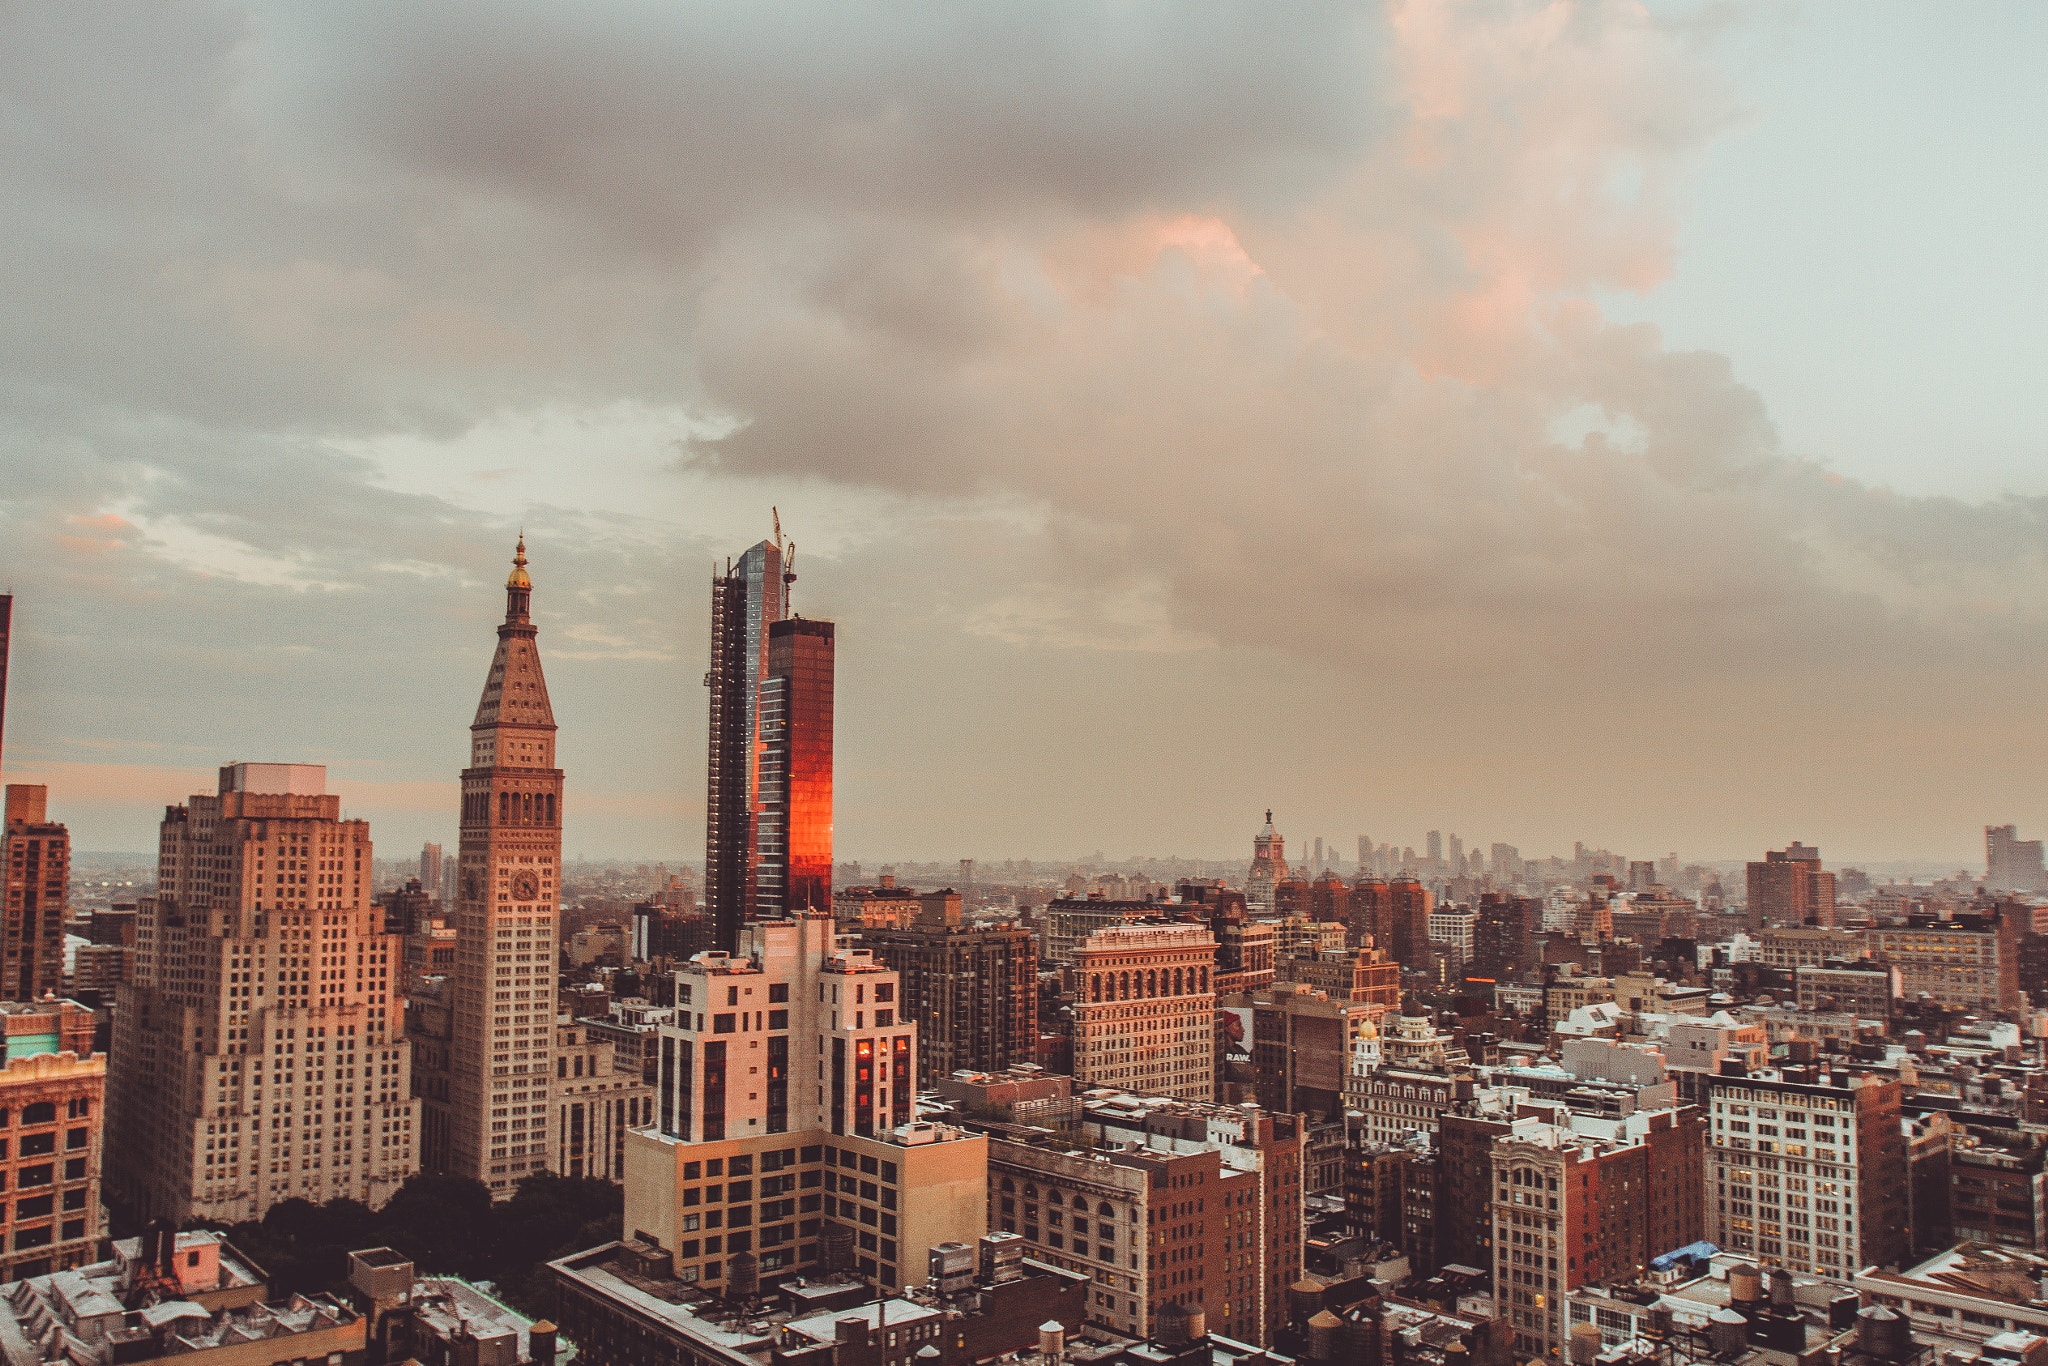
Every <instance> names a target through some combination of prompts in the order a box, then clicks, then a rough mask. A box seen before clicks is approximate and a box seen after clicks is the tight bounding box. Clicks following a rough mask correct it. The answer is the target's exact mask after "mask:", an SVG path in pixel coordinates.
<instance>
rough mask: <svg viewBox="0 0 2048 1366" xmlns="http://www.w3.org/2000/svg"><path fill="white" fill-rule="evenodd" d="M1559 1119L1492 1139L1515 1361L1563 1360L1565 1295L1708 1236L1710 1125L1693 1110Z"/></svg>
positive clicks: (1498, 1256) (1505, 1310)
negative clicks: (1702, 1194)
mask: <svg viewBox="0 0 2048 1366" xmlns="http://www.w3.org/2000/svg"><path fill="white" fill-rule="evenodd" d="M1553 1113H1554V1114H1556V1115H1557V1119H1558V1122H1555V1123H1537V1124H1519V1123H1518V1124H1514V1125H1513V1126H1512V1127H1511V1128H1510V1129H1509V1131H1508V1132H1507V1133H1506V1134H1504V1135H1502V1136H1500V1137H1499V1138H1498V1139H1497V1140H1496V1141H1495V1142H1494V1144H1493V1147H1492V1153H1491V1157H1492V1165H1493V1206H1492V1210H1491V1213H1492V1220H1491V1228H1490V1229H1489V1230H1488V1238H1489V1240H1490V1241H1491V1243H1492V1249H1493V1268H1492V1269H1493V1284H1494V1297H1495V1303H1496V1304H1498V1305H1499V1306H1500V1312H1501V1315H1502V1317H1504V1318H1505V1319H1507V1321H1508V1326H1509V1329H1510V1331H1511V1332H1512V1334H1513V1342H1514V1346H1515V1354H1516V1356H1517V1357H1518V1358H1519V1357H1522V1356H1524V1355H1527V1356H1531V1357H1535V1358H1537V1359H1539V1360H1552V1361H1555V1360H1559V1359H1561V1358H1562V1357H1563V1355H1564V1347H1565V1344H1566V1338H1567V1335H1568V1332H1569V1324H1568V1314H1567V1308H1566V1300H1565V1295H1566V1293H1567V1292H1569V1291H1572V1290H1575V1289H1577V1288H1578V1287H1579V1286H1581V1285H1586V1284H1589V1283H1592V1282H1597V1281H1602V1280H1606V1279H1609V1278H1616V1279H1621V1278H1631V1277H1634V1276H1637V1275H1640V1274H1641V1273H1642V1272H1643V1271H1645V1270H1646V1269H1647V1268H1648V1266H1649V1262H1650V1259H1651V1258H1653V1257H1658V1256H1661V1255H1663V1254H1664V1253H1666V1252H1672V1251H1675V1250H1676V1249H1678V1248H1681V1247H1686V1246H1689V1245H1691V1244H1693V1243H1696V1242H1698V1241H1699V1240H1700V1238H1701V1237H1702V1236H1703V1235H1704V1231H1705V1230H1704V1225H1705V1217H1704V1216H1703V1214H1702V1212H1701V1208H1700V1204H1701V1202H1700V1198H1699V1196H1698V1195H1697V1194H1695V1192H1697V1191H1698V1190H1700V1188H1701V1186H1702V1184H1703V1183H1702V1180H1701V1173H1702V1165H1703V1164H1702V1156H1703V1153H1704V1150H1705V1146H1706V1122H1705V1120H1704V1119H1703V1118H1702V1117H1701V1115H1700V1113H1699V1111H1698V1110H1697V1109H1695V1108H1694V1107H1693V1106H1690V1105H1673V1106H1669V1107H1667V1108H1663V1109H1655V1110H1651V1109H1640V1110H1632V1111H1630V1112H1627V1113H1625V1114H1621V1115H1618V1116H1617V1115H1609V1114H1592V1113H1587V1112H1584V1111H1553ZM1723 1246H1726V1244H1723Z"/></svg>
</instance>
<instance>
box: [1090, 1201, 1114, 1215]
mask: <svg viewBox="0 0 2048 1366" xmlns="http://www.w3.org/2000/svg"><path fill="white" fill-rule="evenodd" d="M1095 1212H1096V1213H1097V1214H1099V1215H1101V1216H1102V1217H1103V1218H1105V1219H1114V1218H1116V1206H1115V1205H1112V1204H1110V1203H1109V1201H1107V1200H1105V1201H1103V1202H1102V1203H1101V1204H1099V1205H1097V1206H1096V1207H1095Z"/></svg>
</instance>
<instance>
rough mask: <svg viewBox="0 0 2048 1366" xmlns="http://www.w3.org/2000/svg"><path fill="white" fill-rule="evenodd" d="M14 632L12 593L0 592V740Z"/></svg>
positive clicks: (4, 730)
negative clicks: (8, 652) (8, 659)
mask: <svg viewBox="0 0 2048 1366" xmlns="http://www.w3.org/2000/svg"><path fill="white" fill-rule="evenodd" d="M13 633H14V594H12V593H0V741H4V740H5V739H6V736H7V648H8V639H9V637H10V636H12V635H13Z"/></svg>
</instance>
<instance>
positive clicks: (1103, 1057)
mask: <svg viewBox="0 0 2048 1366" xmlns="http://www.w3.org/2000/svg"><path fill="white" fill-rule="evenodd" d="M1215 970H1216V936H1215V935H1213V934H1211V933H1210V932H1209V927H1208V926H1207V925H1203V924H1199V923H1192V922H1188V923H1183V922H1169V921H1149V922H1143V923H1139V924H1131V925H1112V926H1109V927H1107V928H1105V929H1101V930H1098V931H1096V932H1095V933H1094V934H1092V935H1090V936H1089V937H1088V938H1087V939H1086V940H1084V941H1082V943H1081V945H1080V947H1078V948H1076V949H1075V950H1074V966H1073V967H1072V968H1071V969H1069V970H1068V974H1067V980H1068V982H1069V983H1070V991H1071V994H1072V996H1073V1005H1072V1007H1071V1010H1072V1013H1073V1017H1074V1080H1075V1081H1076V1082H1077V1083H1079V1084H1080V1085H1082V1086H1114V1087H1116V1088H1117V1089H1118V1090H1122V1091H1131V1092H1134V1093H1136V1094H1138V1095H1141V1096H1169V1097H1171V1098H1172V1099H1174V1100H1201V1101H1210V1100H1214V1099H1216V991H1215V984H1214V982H1213V981H1212V980H1211V977H1212V975H1213V974H1214V972H1215Z"/></svg>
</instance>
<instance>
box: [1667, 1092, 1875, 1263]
mask: <svg viewBox="0 0 2048 1366" xmlns="http://www.w3.org/2000/svg"><path fill="white" fill-rule="evenodd" d="M1707 1085H1708V1086H1710V1087H1711V1091H1710V1093H1709V1094H1710V1095H1711V1098H1712V1099H1711V1101H1710V1108H1711V1110H1712V1120H1713V1131H1712V1137H1711V1138H1710V1140H1709V1142H1710V1143H1711V1145H1712V1146H1711V1148H1710V1150H1709V1153H1708V1165H1709V1167H1710V1169H1711V1170H1710V1171H1709V1172H1708V1174H1707V1175H1708V1179H1709V1180H1710V1181H1711V1182H1712V1185H1710V1186H1709V1187H1708V1188H1707V1205H1708V1214H1707V1232H1706V1236H1707V1237H1708V1238H1709V1239H1711V1240H1712V1241H1713V1242H1714V1243H1715V1245H1716V1246H1719V1247H1722V1248H1725V1249H1727V1250H1728V1251H1730V1252H1737V1253H1741V1254H1743V1255H1745V1256H1751V1257H1755V1258H1757V1259H1758V1260H1759V1261H1762V1262H1764V1263H1766V1264H1768V1265H1770V1266H1781V1267H1784V1268H1785V1269H1786V1270H1787V1271H1796V1272H1800V1273H1803V1274H1808V1275H1814V1276H1821V1277H1824V1278H1826V1279H1828V1280H1832V1281H1844V1282H1846V1281H1850V1280H1852V1279H1853V1278H1854V1277H1855V1275H1856V1273H1857V1272H1858V1271H1860V1270H1862V1269H1863V1268H1864V1267H1867V1266H1883V1265H1885V1264H1886V1263H1893V1264H1898V1263H1899V1262H1900V1259H1901V1258H1903V1257H1905V1256H1906V1254H1907V1252H1908V1251H1910V1249H1911V1230H1910V1229H1909V1227H1908V1225H1907V1219H1906V1192H1907V1188H1908V1183H1907V1170H1906V1145H1905V1139H1904V1137H1903V1136H1902V1135H1901V1134H1900V1131H1899V1097H1900V1084H1899V1083H1898V1082H1897V1081H1895V1080H1894V1081H1881V1080H1879V1079H1878V1078H1877V1077H1875V1076H1873V1075H1871V1074H1870V1073H1867V1072H1866V1073H1862V1074H1860V1075H1851V1074H1850V1073H1849V1072H1848V1071H1847V1070H1842V1069H1822V1068H1819V1067H1814V1066H1800V1067H1784V1068H1777V1069H1769V1068H1760V1069H1755V1070H1752V1069H1750V1068H1748V1067H1747V1066H1745V1065H1744V1064H1742V1063H1741V1062H1739V1061H1728V1062H1724V1063H1723V1064H1722V1068H1721V1075H1719V1076H1717V1077H1714V1078H1712V1080H1711V1081H1709V1082H1708V1083H1707Z"/></svg>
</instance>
